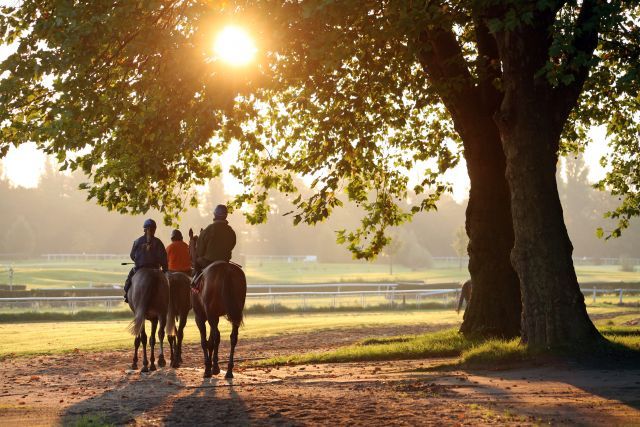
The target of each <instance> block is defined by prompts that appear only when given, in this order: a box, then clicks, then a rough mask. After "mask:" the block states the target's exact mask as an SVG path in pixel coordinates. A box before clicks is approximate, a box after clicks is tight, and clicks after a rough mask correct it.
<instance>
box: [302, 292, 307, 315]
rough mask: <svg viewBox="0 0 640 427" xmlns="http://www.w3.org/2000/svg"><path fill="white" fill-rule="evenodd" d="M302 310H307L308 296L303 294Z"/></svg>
mask: <svg viewBox="0 0 640 427" xmlns="http://www.w3.org/2000/svg"><path fill="white" fill-rule="evenodd" d="M302 311H307V296H306V295H302Z"/></svg>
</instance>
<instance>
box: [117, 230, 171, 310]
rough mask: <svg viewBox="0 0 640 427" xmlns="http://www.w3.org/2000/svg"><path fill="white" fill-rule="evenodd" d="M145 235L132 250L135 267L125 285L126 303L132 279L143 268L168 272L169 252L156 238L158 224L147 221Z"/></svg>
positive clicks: (135, 242) (134, 244) (135, 243)
mask: <svg viewBox="0 0 640 427" xmlns="http://www.w3.org/2000/svg"><path fill="white" fill-rule="evenodd" d="M143 228H144V235H143V236H141V237H139V238H138V239H136V240H135V241H134V242H133V247H132V248H131V255H130V256H131V259H132V260H133V262H134V263H135V266H134V267H133V268H132V269H131V271H130V272H129V276H128V277H127V280H126V281H125V283H124V301H125V302H129V300H128V299H127V291H128V290H129V288H130V287H131V279H132V278H133V275H134V274H136V271H138V270H139V269H141V268H155V269H158V268H162V271H164V272H166V271H167V270H168V266H167V251H166V250H165V248H164V244H163V243H162V241H160V239H158V238H157V237H155V234H156V222H155V221H154V220H152V219H147V220H145V222H144V225H143Z"/></svg>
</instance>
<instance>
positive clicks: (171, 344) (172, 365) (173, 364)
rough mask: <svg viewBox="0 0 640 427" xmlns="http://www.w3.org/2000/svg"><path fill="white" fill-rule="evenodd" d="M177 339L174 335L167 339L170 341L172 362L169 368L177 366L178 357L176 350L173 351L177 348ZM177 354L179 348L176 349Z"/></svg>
mask: <svg viewBox="0 0 640 427" xmlns="http://www.w3.org/2000/svg"><path fill="white" fill-rule="evenodd" d="M175 339H176V337H174V336H172V335H169V336H168V337H167V341H169V360H170V362H169V366H171V367H172V368H175V367H176V366H175V360H176V359H175V358H176V356H175V355H174V349H173V347H174V346H176V344H174V342H175ZM175 352H176V353H177V352H178V349H177V348H176V349H175Z"/></svg>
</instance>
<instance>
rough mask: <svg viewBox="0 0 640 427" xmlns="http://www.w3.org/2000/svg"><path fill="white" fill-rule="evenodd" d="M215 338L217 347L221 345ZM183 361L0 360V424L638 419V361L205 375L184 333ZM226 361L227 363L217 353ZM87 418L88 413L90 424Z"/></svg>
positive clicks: (273, 342)
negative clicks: (621, 365)
mask: <svg viewBox="0 0 640 427" xmlns="http://www.w3.org/2000/svg"><path fill="white" fill-rule="evenodd" d="M415 329H416V330H412V329H411V328H409V329H408V328H405V327H403V328H401V329H399V328H375V329H362V328H359V329H348V330H341V331H335V330H332V331H322V332H317V333H313V334H292V335H285V336H281V337H275V338H262V339H253V340H249V339H247V340H242V335H241V341H240V344H239V346H238V351H237V355H238V357H240V358H254V357H265V356H272V355H275V354H289V353H293V352H301V351H308V350H323V349H329V348H332V347H335V346H338V345H344V344H346V343H348V342H352V341H355V340H358V339H361V338H362V337H365V336H382V335H398V334H401V333H417V332H421V331H424V328H415ZM226 344H227V340H223V345H222V346H221V347H222V348H221V356H222V358H223V359H225V358H226V357H225V356H226V355H227V353H228V348H227V346H226ZM184 356H185V357H184V359H185V360H184V362H185V363H184V368H181V369H179V370H174V369H171V368H168V367H165V368H163V369H160V370H158V371H156V372H151V373H148V374H140V373H139V372H137V371H130V370H129V369H128V368H129V365H130V363H131V352H124V351H117V352H103V353H84V352H76V353H72V354H67V355H60V356H42V357H35V358H16V359H8V360H4V361H2V362H1V364H0V375H1V377H2V379H3V381H2V383H0V425H3V426H5V425H21V426H25V425H51V424H54V425H55V424H62V425H75V424H77V423H78V421H83V422H84V423H85V425H86V424H88V422H89V421H91V420H95V419H100V420H101V421H102V422H108V423H113V424H116V425H121V424H140V425H221V424H225V425H248V424H251V425H336V424H337V425H346V424H349V425H369V426H371V425H489V424H500V425H504V424H509V425H540V424H548V423H551V424H554V425H565V424H578V425H607V426H608V425H640V367H638V369H634V370H595V369H584V368H578V367H575V366H570V365H563V366H539V367H527V368H518V369H510V370H502V371H501V370H495V371H459V370H454V371H433V370H429V367H430V366H432V365H434V364H439V363H442V362H443V360H433V359H429V360H414V361H398V362H376V363H373V362H371V363H345V364H333V365H305V366H286V367H280V368H273V369H269V368H247V367H246V364H244V365H245V366H243V363H242V362H240V363H239V364H238V365H237V366H236V372H235V373H236V376H235V378H234V379H233V380H225V379H224V377H223V375H224V371H223V372H222V373H221V374H220V375H219V376H218V378H212V379H207V380H205V379H203V378H202V373H203V369H202V366H201V352H200V349H199V347H196V346H194V345H190V346H188V347H187V348H186V350H185V355H184ZM221 367H222V368H223V369H224V368H225V367H226V364H224V363H223V364H222V365H221ZM89 425H91V424H89Z"/></svg>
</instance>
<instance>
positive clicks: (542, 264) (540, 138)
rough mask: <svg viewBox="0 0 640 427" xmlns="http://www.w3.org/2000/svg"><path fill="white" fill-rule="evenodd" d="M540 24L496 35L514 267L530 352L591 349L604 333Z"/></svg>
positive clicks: (545, 35)
mask: <svg viewBox="0 0 640 427" xmlns="http://www.w3.org/2000/svg"><path fill="white" fill-rule="evenodd" d="M551 19H552V16H551V18H549V20H550V22H552V21H551ZM540 21H541V22H540V24H539V26H536V27H535V28H534V27H529V28H524V29H522V30H520V31H518V32H512V33H504V34H501V35H500V36H499V37H498V45H499V46H500V53H501V57H502V59H503V64H504V86H505V88H506V90H505V96H504V98H503V101H502V105H501V107H500V112H499V114H498V115H497V116H496V122H497V124H498V127H499V130H500V136H501V140H502V144H503V149H504V153H505V155H506V161H507V174H506V176H507V181H508V182H509V188H510V191H511V211H512V217H513V229H514V235H515V244H514V248H513V251H512V253H511V261H512V263H513V266H514V268H515V270H516V272H517V273H518V277H519V279H520V285H521V290H522V301H523V313H522V314H523V316H522V329H523V338H524V339H525V340H526V341H527V342H528V343H529V344H530V345H532V346H536V347H545V348H553V347H561V346H567V345H575V344H586V343H590V342H593V341H594V340H595V339H597V338H598V337H600V335H599V333H598V331H597V330H596V328H595V327H594V326H593V323H591V320H590V319H589V316H588V315H587V311H586V307H585V303H584V296H583V295H582V292H581V291H580V287H579V285H578V281H577V278H576V273H575V269H574V267H573V261H572V258H571V255H572V252H573V246H572V245H571V241H570V239H569V235H568V234H567V229H566V227H565V224H564V218H563V214H562V206H561V204H560V197H559V196H558V188H557V183H556V163H557V161H558V148H559V143H560V135H561V132H562V127H563V125H564V120H563V119H562V115H560V114H558V110H557V109H556V105H557V104H558V102H557V101H556V98H554V96H555V92H554V90H555V89H554V88H552V87H551V86H550V85H549V84H548V82H547V80H546V78H545V77H544V76H542V77H540V76H539V75H538V72H539V70H540V68H541V67H542V66H543V64H544V63H545V62H546V58H547V52H548V47H549V45H550V39H549V32H548V31H546V29H545V25H544V21H542V20H540ZM567 114H568V113H567ZM565 119H566V117H565Z"/></svg>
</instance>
